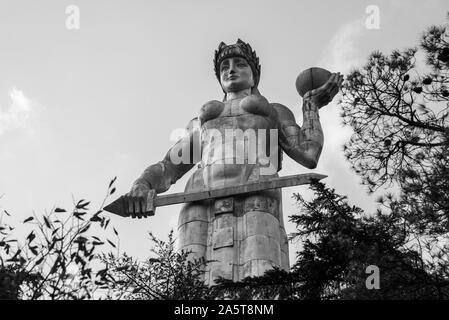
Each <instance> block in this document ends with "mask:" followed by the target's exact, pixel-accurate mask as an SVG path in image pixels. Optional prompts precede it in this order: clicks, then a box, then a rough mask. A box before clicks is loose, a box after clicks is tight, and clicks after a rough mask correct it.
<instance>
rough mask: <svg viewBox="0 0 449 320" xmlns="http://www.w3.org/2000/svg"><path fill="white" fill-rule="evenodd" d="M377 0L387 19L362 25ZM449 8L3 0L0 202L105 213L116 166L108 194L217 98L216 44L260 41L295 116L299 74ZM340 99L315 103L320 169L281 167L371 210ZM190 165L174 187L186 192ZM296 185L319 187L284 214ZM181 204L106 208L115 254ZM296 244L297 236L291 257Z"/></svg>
mask: <svg viewBox="0 0 449 320" xmlns="http://www.w3.org/2000/svg"><path fill="white" fill-rule="evenodd" d="M69 6H76V9H77V10H79V28H72V27H73V24H71V23H72V22H73V20H71V19H72V18H73V13H74V11H73V10H71V9H70V10H68V11H67V12H66V10H67V8H68V7H69ZM373 6H374V8H375V9H376V10H377V9H378V12H379V18H380V19H379V28H367V24H366V22H367V19H369V17H370V16H371V15H372V12H373V11H372V8H373ZM69 8H73V7H69ZM367 8H368V10H367ZM370 8H371V9H370ZM447 11H448V8H447V3H446V6H445V1H443V0H441V1H440V0H433V1H423V0H420V1H417V0H413V1H407V0H391V1H380V0H379V1H375V0H370V1H361V0H344V1H343V0H341V1H335V0H328V1H298V0H296V1H290V0H288V1H279V0H277V1H274V0H273V1H272V0H270V1H260V0H259V1H255V0H251V1H235V0H230V1H214V0H212V1H211V0H209V1H196V0H189V1H186V0H177V1H173V0H170V1H167V0H164V1H162V0H157V1H156V0H152V1H148V0H146V1H138V0H134V1H117V0H116V1H110V0H109V1H101V0H97V1H87V0H86V1H75V0H73V1H62V0H57V1H56V0H54V1H50V0H40V1H31V0H29V1H22V0H14V1H12V0H0V208H1V209H6V210H8V212H10V213H12V215H13V216H12V217H11V218H10V222H11V224H13V225H20V224H21V221H23V220H24V219H25V218H26V217H28V216H30V215H31V213H32V212H35V213H36V214H37V215H40V214H43V213H45V212H49V211H51V210H52V208H54V207H55V206H57V207H63V208H66V209H71V208H73V201H74V200H73V199H75V200H79V199H88V200H90V201H91V206H90V207H91V208H92V210H96V209H98V208H99V206H100V205H101V203H102V202H103V199H104V197H105V194H106V191H107V187H108V183H109V181H110V180H111V179H112V178H114V177H115V176H117V181H116V184H115V185H116V188H117V194H115V195H114V196H113V197H112V198H111V199H110V200H113V199H115V198H116V197H118V196H119V195H120V194H124V193H126V192H128V191H129V190H130V188H131V185H132V183H133V182H134V180H135V179H136V178H137V177H138V176H139V175H140V174H141V173H142V172H143V170H144V169H145V168H146V167H147V166H149V165H151V164H153V163H156V162H157V161H159V160H161V159H162V158H163V156H164V155H165V153H166V152H167V151H168V149H169V148H170V146H171V145H172V144H173V143H174V141H173V134H172V133H173V132H174V131H175V130H177V129H179V128H184V127H185V126H186V125H187V123H188V122H189V120H190V119H192V118H194V117H196V116H197V114H198V112H199V110H200V108H201V106H202V105H203V104H204V103H205V102H207V101H209V100H214V99H215V100H221V99H222V91H221V88H220V86H219V84H218V82H217V80H216V78H215V75H214V72H213V64H212V60H213V53H214V50H215V49H216V48H217V47H218V44H219V43H220V42H221V41H224V42H226V43H228V44H229V43H234V42H235V41H236V40H237V39H238V38H241V39H242V40H244V41H247V42H249V43H250V44H251V45H252V47H253V48H254V49H255V50H256V51H257V53H258V56H259V58H260V62H261V65H262V74H261V79H260V84H259V90H260V92H261V94H262V95H264V96H265V97H266V98H267V99H268V100H269V101H270V102H278V103H282V104H284V105H286V106H288V107H289V108H290V109H291V110H292V111H293V113H294V114H295V117H296V119H297V121H298V123H299V124H301V123H302V112H301V106H302V101H301V98H300V97H299V95H298V93H297V92H296V90H295V86H294V84H295V80H296V77H297V75H298V74H299V73H300V72H301V71H302V70H305V69H307V68H308V67H312V66H320V67H324V68H327V69H328V70H330V71H333V72H337V71H339V72H342V73H347V72H348V71H349V70H351V68H355V67H357V66H361V65H362V64H363V63H364V61H366V58H367V56H368V55H369V53H371V52H372V51H374V50H379V51H381V52H383V53H390V52H391V51H392V50H393V49H403V48H407V47H412V46H416V45H417V43H418V39H419V36H420V34H421V33H422V32H423V31H424V30H425V28H426V27H428V26H430V25H432V24H442V23H444V22H445V16H446V12H447ZM335 101H337V98H336V99H335V100H334V102H333V103H331V104H330V105H328V106H326V107H325V108H323V109H321V111H320V117H321V121H322V126H323V130H324V136H325V138H324V139H325V143H324V149H323V152H322V155H321V159H320V163H319V165H318V167H317V168H316V169H314V170H308V169H306V168H304V167H302V166H300V165H299V164H296V163H294V162H293V161H292V160H290V159H287V157H284V159H285V161H284V164H283V166H284V169H283V170H282V171H281V172H280V174H281V175H282V176H285V175H290V174H297V173H306V172H311V171H313V172H317V173H322V174H326V175H328V178H326V180H325V181H326V183H327V184H328V185H329V186H331V187H333V188H335V189H336V191H337V192H338V193H340V194H345V195H347V196H348V197H349V199H350V202H351V203H353V204H355V205H358V206H360V207H362V208H364V209H365V210H367V212H372V211H374V209H375V201H374V200H375V198H374V197H369V196H367V194H366V190H365V189H364V188H363V187H362V186H361V185H360V179H359V178H358V177H357V176H356V175H354V174H353V173H352V172H351V171H350V170H349V164H348V163H347V162H346V160H345V159H344V157H343V152H342V145H343V143H344V142H345V141H347V139H348V138H349V137H350V135H351V131H350V130H349V129H348V128H343V127H342V126H341V118H340V117H339V110H338V106H337V104H336V102H335ZM190 174H191V172H190V173H188V174H186V175H185V176H184V177H183V178H182V179H180V180H179V181H178V182H177V183H176V184H175V185H173V186H172V187H171V189H170V190H169V192H170V193H171V192H181V191H183V189H184V185H185V182H186V181H187V179H188V177H189V176H190ZM294 192H295V193H296V192H297V193H301V194H302V195H304V196H305V197H306V198H310V196H311V195H310V192H309V191H308V190H307V187H305V186H301V187H293V188H288V189H285V190H283V199H284V202H283V210H284V220H285V221H287V220H288V216H289V215H291V214H293V213H297V212H298V209H297V208H296V206H295V203H294V201H293V200H292V199H291V196H292V194H293V193H294ZM179 210H180V205H176V206H171V207H163V208H159V209H157V212H156V215H155V216H154V217H151V218H149V219H146V220H132V219H130V218H122V217H119V216H114V215H111V224H113V225H114V226H115V227H116V229H117V230H118V231H119V233H120V244H121V250H122V251H126V252H127V253H128V254H131V255H134V256H136V257H139V258H144V257H146V256H148V250H149V248H150V242H149V240H148V239H149V237H148V232H150V231H151V232H152V233H154V234H155V235H156V236H158V237H160V238H162V239H166V237H167V234H168V232H169V231H170V229H172V228H173V229H175V230H176V225H177V218H178V212H179ZM286 227H287V232H292V231H294V226H293V225H292V224H291V223H287V226H286ZM299 245H300V244H299V243H294V244H291V245H290V257H291V259H290V260H291V261H294V256H295V251H296V249H297V248H298V246H299Z"/></svg>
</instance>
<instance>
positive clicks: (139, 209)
mask: <svg viewBox="0 0 449 320" xmlns="http://www.w3.org/2000/svg"><path fill="white" fill-rule="evenodd" d="M150 190H151V189H150V188H149V187H148V186H146V185H144V184H136V185H133V187H132V188H131V191H130V192H128V193H127V194H125V195H124V199H125V210H126V213H127V214H128V215H129V216H130V217H131V218H133V219H134V218H139V219H142V217H143V218H146V217H148V215H149V212H146V208H147V200H148V193H149V192H150Z"/></svg>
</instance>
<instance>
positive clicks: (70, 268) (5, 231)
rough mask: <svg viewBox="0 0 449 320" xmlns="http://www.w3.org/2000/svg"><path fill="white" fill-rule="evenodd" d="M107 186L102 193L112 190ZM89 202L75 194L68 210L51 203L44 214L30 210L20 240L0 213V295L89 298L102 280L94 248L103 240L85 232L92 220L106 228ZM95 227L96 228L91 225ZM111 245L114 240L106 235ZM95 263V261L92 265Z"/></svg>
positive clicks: (104, 272)
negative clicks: (75, 199) (25, 232)
mask: <svg viewBox="0 0 449 320" xmlns="http://www.w3.org/2000/svg"><path fill="white" fill-rule="evenodd" d="M114 181H115V179H114V180H112V181H111V183H110V185H109V188H108V196H109V195H110V194H112V193H114V191H115V188H113V187H112V185H113V183H114ZM88 206H89V202H88V201H85V200H80V201H78V202H77V203H76V204H75V208H74V210H73V211H72V212H70V213H69V212H66V210H65V209H61V208H54V209H53V210H52V211H51V212H50V214H48V215H43V216H42V217H40V218H39V217H37V216H36V215H33V216H30V217H28V218H27V219H25V220H24V222H23V223H24V224H25V225H28V226H29V227H31V229H32V230H31V232H29V234H28V236H27V237H26V239H25V242H24V243H21V242H19V241H18V240H16V239H14V238H13V234H12V232H13V230H14V229H15V228H13V227H11V226H10V225H8V224H6V223H4V222H3V219H4V216H9V215H10V214H9V213H8V212H7V211H6V210H3V212H2V213H1V215H0V298H2V299H31V300H34V299H52V300H56V299H63V300H66V299H91V298H94V294H95V293H96V291H97V290H98V289H99V288H102V287H104V286H105V284H106V283H107V282H108V278H107V271H108V270H107V269H105V268H103V269H100V268H98V266H100V265H101V264H99V262H100V260H99V259H98V255H97V252H98V248H99V247H101V246H102V245H104V244H105V242H106V241H104V240H102V239H100V238H99V237H97V236H94V235H91V231H92V229H95V226H97V227H100V230H106V229H107V228H108V225H109V219H107V218H106V217H104V216H103V215H102V210H101V209H100V210H98V211H97V212H96V213H94V214H88ZM96 232H98V230H97V231H96ZM107 242H108V243H109V244H111V245H113V246H115V244H114V243H113V242H112V241H110V240H107ZM95 265H97V267H95Z"/></svg>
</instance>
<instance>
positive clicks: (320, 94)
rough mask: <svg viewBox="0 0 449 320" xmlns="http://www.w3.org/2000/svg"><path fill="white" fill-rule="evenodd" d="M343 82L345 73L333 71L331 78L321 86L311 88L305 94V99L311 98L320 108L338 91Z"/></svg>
mask: <svg viewBox="0 0 449 320" xmlns="http://www.w3.org/2000/svg"><path fill="white" fill-rule="evenodd" d="M342 83H343V75H341V74H340V72H337V73H332V75H331V76H330V78H329V80H327V82H326V83H325V84H323V85H322V86H321V87H319V88H316V89H313V90H310V91H309V92H307V93H306V94H305V95H304V100H307V99H311V100H312V101H313V102H314V103H315V104H316V105H317V106H318V108H321V107H324V106H325V105H327V104H328V103H329V102H331V101H332V99H333V98H334V97H335V95H336V94H337V93H338V91H339V90H340V88H341V85H342Z"/></svg>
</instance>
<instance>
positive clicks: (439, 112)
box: [341, 24, 449, 235]
mask: <svg viewBox="0 0 449 320" xmlns="http://www.w3.org/2000/svg"><path fill="white" fill-rule="evenodd" d="M448 40H449V29H448V25H447V24H446V25H443V26H433V27H430V28H429V29H428V30H427V31H426V32H424V33H423V35H422V37H421V43H420V47H419V49H417V48H415V49H408V50H404V51H393V53H392V54H391V55H389V56H386V55H384V54H382V53H380V52H374V53H373V54H371V55H370V57H369V59H368V63H367V64H366V65H365V66H364V67H362V68H360V69H358V70H354V71H353V72H351V73H350V74H349V75H348V77H347V81H346V84H345V85H344V88H343V99H342V102H341V107H342V110H343V114H342V116H343V119H344V123H345V124H348V125H350V126H351V127H352V129H353V130H354V134H353V136H352V137H351V140H350V141H349V142H348V143H347V144H346V145H345V146H344V150H345V155H346V157H347V159H348V160H349V161H350V162H351V164H352V167H353V169H354V170H355V172H356V173H357V174H359V175H360V176H361V177H362V181H363V183H364V184H366V185H368V187H369V190H370V191H374V190H376V189H379V188H380V187H382V186H384V185H391V184H392V183H395V184H396V185H397V186H398V187H399V190H400V193H401V201H402V203H401V206H400V207H402V213H403V217H404V218H406V219H408V222H409V223H410V224H411V226H413V227H414V232H417V233H420V234H421V235H434V234H439V235H443V234H445V233H447V232H448V231H449V174H448V165H449V151H448V149H449V121H448V116H449V88H448V84H449V42H448ZM418 50H421V51H422V52H424V53H425V55H426V61H424V62H423V63H425V66H426V67H427V70H428V71H426V72H422V71H421V72H419V71H418V70H419V68H418V67H419V66H418V67H417V63H416V53H417V52H418ZM420 73H421V74H420Z"/></svg>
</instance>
